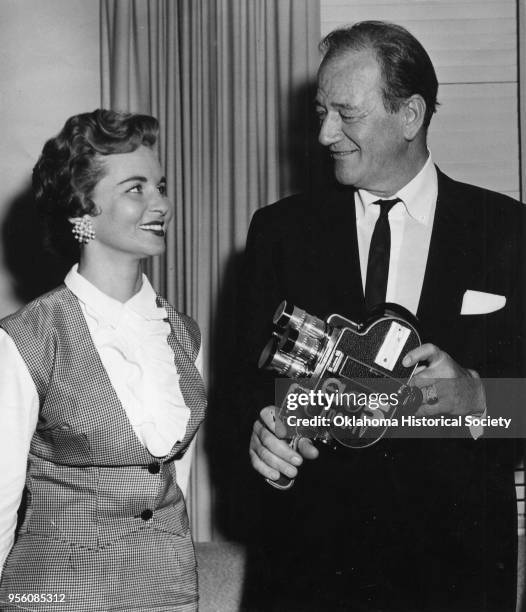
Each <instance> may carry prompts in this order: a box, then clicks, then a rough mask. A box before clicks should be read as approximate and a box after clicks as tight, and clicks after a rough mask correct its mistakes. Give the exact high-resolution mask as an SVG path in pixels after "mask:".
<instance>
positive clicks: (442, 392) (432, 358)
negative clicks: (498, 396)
mask: <svg viewBox="0 0 526 612" xmlns="http://www.w3.org/2000/svg"><path fill="white" fill-rule="evenodd" d="M418 362H420V363H421V364H424V365H421V366H420V367H419V368H417V370H416V374H415V375H414V376H413V378H412V379H411V384H412V385H414V386H416V387H419V388H420V389H423V388H424V387H430V386H433V385H434V387H435V389H436V396H437V401H436V402H435V403H432V404H430V403H428V404H422V406H420V408H419V409H418V411H417V412H416V416H436V415H439V414H451V415H466V414H482V413H483V412H484V410H485V409H486V398H485V394H484V387H483V386H482V382H481V380H480V376H479V375H478V374H477V372H475V370H467V369H465V368H462V367H461V366H460V365H459V364H458V363H457V362H456V361H454V360H453V359H452V358H451V357H450V356H449V355H448V354H447V353H445V352H444V351H442V350H440V349H439V348H438V346H435V345H434V344H429V343H428V344H422V346H419V347H418V348H416V349H413V350H412V351H410V352H409V353H407V355H406V356H405V357H404V360H403V365H404V366H405V367H411V366H413V365H415V364H416V363H418ZM435 389H433V395H434V391H435Z"/></svg>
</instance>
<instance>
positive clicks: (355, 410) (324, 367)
mask: <svg viewBox="0 0 526 612" xmlns="http://www.w3.org/2000/svg"><path fill="white" fill-rule="evenodd" d="M411 319H413V317H412V315H411V314H410V313H409V312H407V311H405V309H403V308H401V307H400V306H398V305H395V304H385V305H384V307H382V310H381V311H379V312H378V314H377V315H375V316H373V317H372V318H371V319H370V320H368V321H367V322H365V323H363V324H359V323H355V322H353V321H350V320H349V319H346V318H344V317H342V316H340V315H337V314H332V315H330V316H329V317H327V319H325V320H323V319H319V318H318V317H315V316H312V315H310V314H308V313H307V312H305V311H304V310H301V309H300V308H297V307H295V306H293V305H291V304H288V303H287V302H282V303H281V304H280V305H279V307H278V309H277V310H276V312H275V314H274V317H273V323H274V332H273V335H272V338H271V339H270V341H269V342H268V343H267V345H266V346H265V348H264V349H263V351H262V353H261V356H260V359H259V367H260V368H265V369H268V370H272V371H274V372H276V373H277V374H279V375H280V376H281V377H283V378H285V380H282V379H278V380H277V381H276V388H277V394H276V395H277V398H278V399H277V401H276V405H277V406H278V408H279V411H278V417H279V419H280V420H281V422H282V423H284V424H285V427H286V428H287V437H289V438H291V439H292V440H293V443H294V440H297V439H298V438H300V437H307V438H310V439H313V440H319V441H321V442H323V443H325V444H328V445H330V446H333V447H338V446H340V445H341V446H346V447H349V448H363V447H366V446H370V445H372V444H374V443H375V442H377V441H378V440H379V439H380V438H381V437H382V436H383V435H384V434H385V432H386V431H387V429H388V427H389V423H390V421H391V420H392V419H393V418H394V417H395V414H396V413H397V412H398V411H400V410H403V411H405V413H406V414H407V413H409V411H410V410H411V408H412V407H414V408H416V407H417V406H418V405H419V403H420V400H421V394H419V392H418V390H415V389H413V388H412V387H410V386H409V385H408V382H409V380H410V378H411V376H412V375H413V373H414V370H415V368H416V366H412V367H410V368H406V367H405V366H404V365H403V364H402V360H403V358H404V356H405V355H406V353H407V352H409V351H410V350H412V349H414V348H416V347H418V346H420V344H421V341H420V336H419V333H418V331H417V329H416V322H413V321H411ZM290 379H293V381H291V380H290ZM419 395H420V397H417V396H419ZM300 400H301V401H300Z"/></svg>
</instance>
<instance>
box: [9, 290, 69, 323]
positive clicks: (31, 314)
mask: <svg viewBox="0 0 526 612" xmlns="http://www.w3.org/2000/svg"><path fill="white" fill-rule="evenodd" d="M74 299H75V297H74V296H73V294H72V293H71V292H70V291H69V289H68V288H67V287H66V286H65V285H59V286H58V287H55V289H52V290H51V291H48V292H47V293H44V294H43V295H40V296H38V297H37V298H35V299H34V300H32V301H31V302H29V303H27V304H26V305H25V306H22V307H21V308H19V309H18V310H17V311H16V312H13V313H12V314H10V315H7V316H6V317H4V318H3V319H0V327H3V328H4V329H8V328H9V327H12V326H17V325H27V324H28V323H31V322H34V323H35V324H36V325H38V324H39V322H40V321H42V320H43V319H54V318H55V317H56V316H57V315H58V311H59V310H60V309H59V308H57V307H58V306H59V305H60V304H64V305H67V304H68V303H69V302H71V301H72V300H74Z"/></svg>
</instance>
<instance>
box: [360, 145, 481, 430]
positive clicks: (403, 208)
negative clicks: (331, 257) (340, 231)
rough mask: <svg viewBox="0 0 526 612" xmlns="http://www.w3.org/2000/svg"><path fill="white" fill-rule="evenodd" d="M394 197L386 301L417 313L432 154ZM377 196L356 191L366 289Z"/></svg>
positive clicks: (432, 201) (430, 214) (432, 203)
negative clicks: (397, 199)
mask: <svg viewBox="0 0 526 612" xmlns="http://www.w3.org/2000/svg"><path fill="white" fill-rule="evenodd" d="M395 198H399V199H400V200H401V201H400V202H398V203H397V204H395V205H394V206H393V207H392V208H391V210H390V212H389V227H390V228H391V254H390V258H389V276H388V280H387V291H386V297H385V301H386V302H393V303H394V304H400V306H403V307H404V308H407V310H409V312H412V313H413V314H414V315H416V312H417V310H418V303H419V302H420V295H421V293H422V285H423V284H424V275H425V271H426V265H427V256H428V254H429V244H430V242H431V232H432V230H433V220H434V218H435V209H436V203H437V198H438V175H437V171H436V168H435V164H434V163H433V160H432V158H431V153H430V154H429V156H428V158H427V161H426V163H425V164H424V166H423V168H422V169H421V170H420V172H419V173H418V174H417V175H416V176H415V177H414V178H413V179H412V180H411V181H409V183H407V185H405V186H404V187H402V189H400V190H399V191H397V192H396V193H394V194H393V195H392V196H390V197H389V198H388V199H389V200H394V199H395ZM378 199H379V198H378V196H377V195H373V194H372V193H369V192H368V191H366V190H365V189H359V190H357V191H356V192H355V195H354V206H355V209H356V231H357V235H358V250H359V253H360V270H361V273H362V285H363V290H364V292H365V281H366V278H367V261H368V259H369V246H370V244H371V238H372V235H373V231H374V226H375V224H376V221H377V219H378V217H379V216H380V206H378V204H374V202H376V201H378ZM485 413H486V410H485V409H484V413H483V414H482V415H481V416H484V415H485ZM469 430H470V432H471V435H472V436H473V438H475V439H477V438H479V437H480V436H481V435H482V434H483V433H484V428H483V427H482V426H480V425H471V426H470V427H469Z"/></svg>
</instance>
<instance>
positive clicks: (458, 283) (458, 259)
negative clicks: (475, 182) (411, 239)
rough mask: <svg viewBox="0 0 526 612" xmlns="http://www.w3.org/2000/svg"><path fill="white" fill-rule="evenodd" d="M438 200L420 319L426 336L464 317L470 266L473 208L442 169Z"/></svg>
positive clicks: (419, 309) (419, 308) (439, 173)
mask: <svg viewBox="0 0 526 612" xmlns="http://www.w3.org/2000/svg"><path fill="white" fill-rule="evenodd" d="M437 171H438V199H437V206H436V211H435V218H434V222H433V231H432V234H431V243H430V245H429V254H428V258H427V265H426V271H425V275H424V283H423V286H422V293H421V296H420V303H419V307H418V312H417V317H418V319H419V321H420V322H421V325H422V327H423V332H424V336H426V335H428V334H431V336H434V335H435V332H436V331H440V333H442V334H443V333H447V332H446V330H444V329H440V330H439V328H440V327H442V325H443V324H444V323H445V322H446V321H451V320H453V319H454V318H455V317H457V316H458V315H459V313H460V309H461V306H462V297H463V294H464V284H465V280H466V277H467V276H468V274H467V273H466V271H467V270H468V268H469V266H470V259H469V253H470V250H469V249H468V240H469V229H470V227H471V223H470V219H469V207H467V206H466V203H465V202H462V201H460V200H459V198H458V196H457V195H456V192H455V189H454V183H453V181H451V179H448V178H447V177H446V176H445V175H444V174H442V173H441V172H440V171H439V170H438V169H437Z"/></svg>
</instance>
